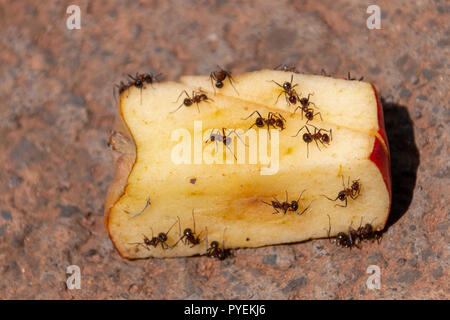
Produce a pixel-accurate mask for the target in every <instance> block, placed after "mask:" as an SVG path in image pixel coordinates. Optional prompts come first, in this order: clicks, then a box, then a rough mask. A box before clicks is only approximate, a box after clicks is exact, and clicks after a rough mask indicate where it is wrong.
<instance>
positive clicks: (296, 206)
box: [291, 200, 298, 211]
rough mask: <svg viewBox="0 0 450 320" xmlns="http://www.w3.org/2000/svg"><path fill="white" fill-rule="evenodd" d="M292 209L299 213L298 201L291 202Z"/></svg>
mask: <svg viewBox="0 0 450 320" xmlns="http://www.w3.org/2000/svg"><path fill="white" fill-rule="evenodd" d="M291 208H292V210H294V211H297V210H298V202H297V201H295V200H294V201H292V202H291Z"/></svg>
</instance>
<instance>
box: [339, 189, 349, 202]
mask: <svg viewBox="0 0 450 320" xmlns="http://www.w3.org/2000/svg"><path fill="white" fill-rule="evenodd" d="M338 199H339V200H341V201H344V200H345V199H347V195H346V194H345V191H344V190H343V191H341V192H339V194H338Z"/></svg>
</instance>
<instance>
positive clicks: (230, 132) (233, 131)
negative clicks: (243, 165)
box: [227, 130, 248, 147]
mask: <svg viewBox="0 0 450 320" xmlns="http://www.w3.org/2000/svg"><path fill="white" fill-rule="evenodd" d="M232 133H234V135H235V136H236V137H238V138H239V140H241V142H242V143H243V144H244V145H245V146H247V147H248V145H247V144H245V142H244V140H242V138H241V137H240V136H239V135H238V134H237V132H236V130H230V131H229V133H228V135H227V138H228V137H229V136H230V135H231V134H232Z"/></svg>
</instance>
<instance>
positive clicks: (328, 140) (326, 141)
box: [321, 133, 330, 143]
mask: <svg viewBox="0 0 450 320" xmlns="http://www.w3.org/2000/svg"><path fill="white" fill-rule="evenodd" d="M321 139H322V141H323V142H325V143H330V136H329V135H328V134H326V133H324V134H322V137H321Z"/></svg>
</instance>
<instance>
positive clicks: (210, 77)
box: [209, 72, 216, 95]
mask: <svg viewBox="0 0 450 320" xmlns="http://www.w3.org/2000/svg"><path fill="white" fill-rule="evenodd" d="M209 79H210V80H211V87H212V88H213V90H214V95H216V86H215V85H214V82H213V79H214V80H216V79H215V77H214V73H213V72H211V73H210V74H209Z"/></svg>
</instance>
